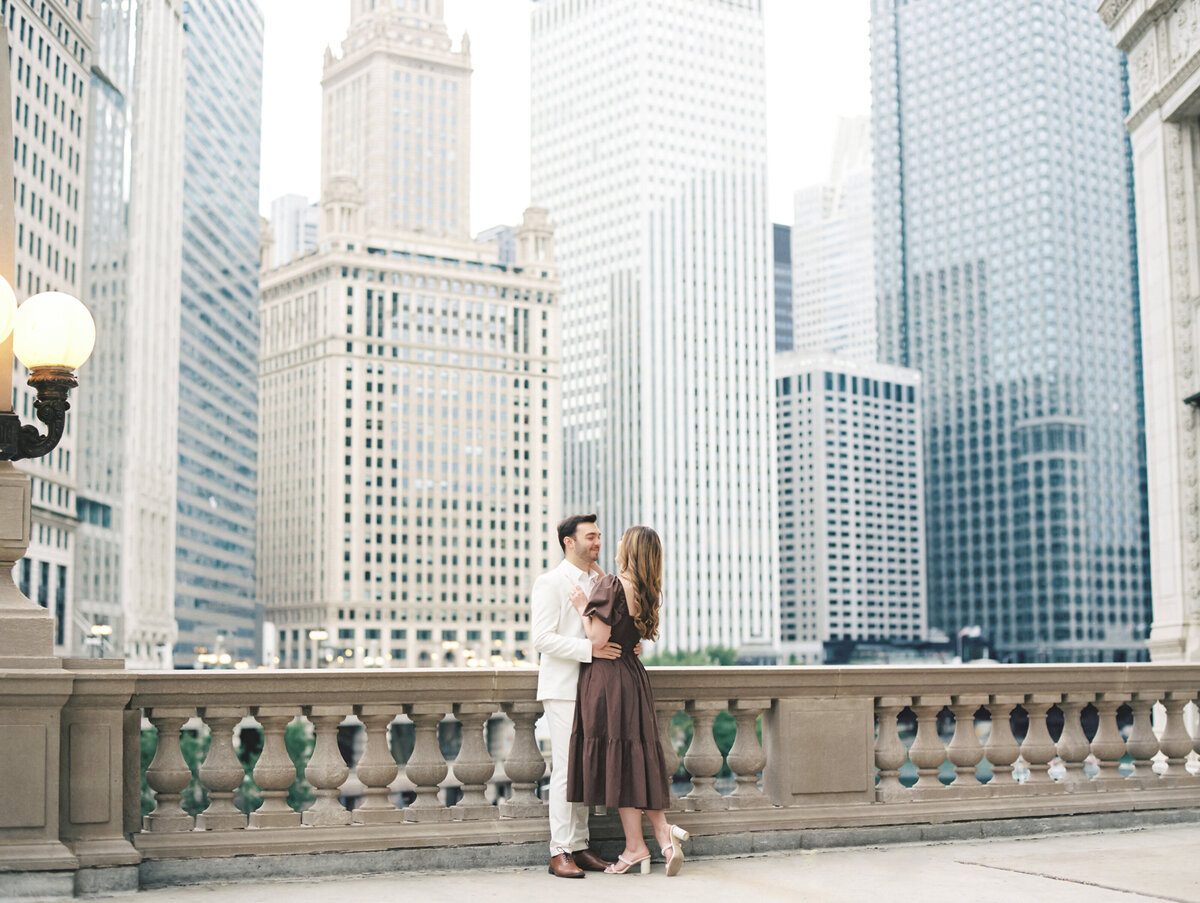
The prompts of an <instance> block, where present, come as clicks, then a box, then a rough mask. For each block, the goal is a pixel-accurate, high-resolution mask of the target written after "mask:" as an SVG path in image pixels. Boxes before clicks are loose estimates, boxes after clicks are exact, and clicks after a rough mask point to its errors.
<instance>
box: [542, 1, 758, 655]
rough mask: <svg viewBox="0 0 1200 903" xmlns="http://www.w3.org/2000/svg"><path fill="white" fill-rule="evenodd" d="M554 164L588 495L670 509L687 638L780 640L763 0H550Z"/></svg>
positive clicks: (613, 537)
mask: <svg viewBox="0 0 1200 903" xmlns="http://www.w3.org/2000/svg"><path fill="white" fill-rule="evenodd" d="M532 16H533V39H532V54H533V61H532V93H533V104H532V131H533V138H532V186H533V196H534V200H535V202H536V203H538V204H541V205H543V206H545V207H547V208H548V209H549V211H550V217H551V219H552V220H553V221H554V223H555V228H556V233H555V245H556V248H557V253H558V261H559V265H560V267H561V272H562V278H563V357H564V366H563V380H564V385H563V399H564V412H563V420H564V456H565V479H566V487H565V499H566V506H567V507H566V509H564V510H565V511H567V512H572V513H573V512H595V513H597V514H598V515H599V518H600V526H601V529H602V530H603V532H604V535H605V538H606V542H607V547H606V552H605V556H604V557H605V562H606V564H607V563H608V562H610V561H611V558H610V556H611V554H612V553H613V552H614V551H615V547H616V541H617V539H618V538H619V537H620V534H621V531H622V529H623V528H625V527H627V526H629V525H632V524H647V525H650V526H652V527H654V528H655V529H657V530H658V531H659V533H660V534H661V536H662V538H663V543H664V551H665V556H666V561H665V565H666V569H665V574H664V583H663V593H664V602H665V616H664V619H663V625H664V630H663V639H664V643H665V646H666V648H668V649H696V648H703V647H705V646H708V645H716V644H720V645H725V646H735V647H745V646H750V647H757V648H759V649H761V648H763V647H766V648H773V647H774V646H775V645H776V643H777V639H778V598H777V594H778V580H777V575H776V571H775V565H776V556H775V541H776V535H775V512H774V498H773V495H774V494H773V484H774V474H773V471H774V463H773V458H774V453H773V452H774V438H773V437H774V425H773V418H772V412H771V376H770V370H771V356H772V354H773V350H774V335H773V333H774V329H773V325H774V324H773V322H772V317H771V310H772V308H773V305H772V303H771V298H772V294H773V270H772V265H771V260H770V235H771V233H770V223H769V221H768V217H767V207H766V88H765V71H764V50H763V15H762V4H761V2H760V0H686V2H684V0H582V2H581V0H542V2H539V3H537V4H536V5H535V7H534V10H533V13H532Z"/></svg>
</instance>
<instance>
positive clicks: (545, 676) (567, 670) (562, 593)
mask: <svg viewBox="0 0 1200 903" xmlns="http://www.w3.org/2000/svg"><path fill="white" fill-rule="evenodd" d="M578 577H579V569H578V568H576V567H574V566H573V565H571V564H570V563H568V562H567V560H566V559H563V561H562V563H561V564H559V566H558V567H556V568H555V569H554V570H552V571H547V572H546V573H544V574H542V575H541V576H540V577H538V578H537V580H535V581H534V582H533V605H532V607H533V648H534V649H535V650H537V651H538V652H540V653H541V661H540V667H539V671H538V685H537V698H538V699H574V698H575V685H576V684H577V683H578V682H579V663H580V662H590V661H591V660H592V643H591V641H590V640H589V639H588V638H587V633H586V632H585V631H584V629H583V618H581V617H580V616H579V612H577V611H576V610H575V606H573V605H572V604H571V601H570V599H569V598H568V594H569V593H570V591H571V587H572V586H576V585H578Z"/></svg>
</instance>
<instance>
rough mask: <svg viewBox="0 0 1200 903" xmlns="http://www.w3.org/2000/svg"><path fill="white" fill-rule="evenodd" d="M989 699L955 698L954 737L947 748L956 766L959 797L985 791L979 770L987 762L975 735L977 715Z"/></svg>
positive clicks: (951, 708)
mask: <svg viewBox="0 0 1200 903" xmlns="http://www.w3.org/2000/svg"><path fill="white" fill-rule="evenodd" d="M987 701H988V698H987V696H954V697H952V698H951V701H950V711H951V712H952V713H953V714H954V736H953V737H951V738H950V745H949V746H948V747H946V756H947V758H949V759H950V761H951V762H952V763H953V764H954V785H953V786H954V790H955V791H956V792H958V793H961V792H963V791H964V790H965V791H971V792H975V791H978V790H981V789H982V787H983V785H982V784H980V783H979V780H978V779H977V778H976V777H975V768H976V767H977V766H978V765H979V763H980V762H981V761H983V747H982V746H980V744H979V735H978V734H976V733H975V712H977V711H978V710H979V709H980V707H982V706H985V705H987Z"/></svg>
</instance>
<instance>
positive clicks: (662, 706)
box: [654, 699, 679, 809]
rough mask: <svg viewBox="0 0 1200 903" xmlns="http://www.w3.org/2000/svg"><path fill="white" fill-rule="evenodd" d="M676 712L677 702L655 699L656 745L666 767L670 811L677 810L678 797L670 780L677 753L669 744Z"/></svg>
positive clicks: (674, 770)
mask: <svg viewBox="0 0 1200 903" xmlns="http://www.w3.org/2000/svg"><path fill="white" fill-rule="evenodd" d="M678 711H679V701H678V700H662V699H656V700H655V701H654V717H655V720H656V721H658V743H659V746H661V747H662V754H663V761H664V762H666V765H667V781H668V785H669V786H670V791H671V804H670V808H671V809H678V808H679V796H678V794H676V793H675V787H674V786H673V785H674V781H673V780H672V779H673V777H674V775H675V772H677V771H678V770H679V753H677V752H676V751H675V744H674V743H673V742H671V719H673V718H674V717H675V713H676V712H678Z"/></svg>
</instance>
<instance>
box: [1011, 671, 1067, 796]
mask: <svg viewBox="0 0 1200 903" xmlns="http://www.w3.org/2000/svg"><path fill="white" fill-rule="evenodd" d="M1061 698H1062V697H1061V696H1059V695H1057V694H1054V693H1028V694H1026V696H1025V703H1024V705H1025V712H1026V713H1027V714H1028V715H1029V730H1028V731H1027V732H1026V734H1025V740H1024V741H1023V742H1022V743H1021V758H1022V759H1024V760H1025V762H1026V763H1027V764H1028V765H1029V778H1028V779H1027V780H1026V781H1025V789H1026V792H1032V793H1053V792H1054V791H1055V790H1059V791H1061V790H1063V788H1062V787H1057V786H1055V783H1054V779H1053V778H1051V777H1050V774H1049V768H1050V761H1051V760H1052V759H1053V758H1054V754H1055V749H1054V741H1053V740H1051V739H1050V732H1049V731H1048V730H1046V715H1047V714H1048V713H1049V711H1050V707H1051V706H1052V705H1054V704H1055V703H1057V702H1058V701H1059V700H1060V699H1061Z"/></svg>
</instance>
